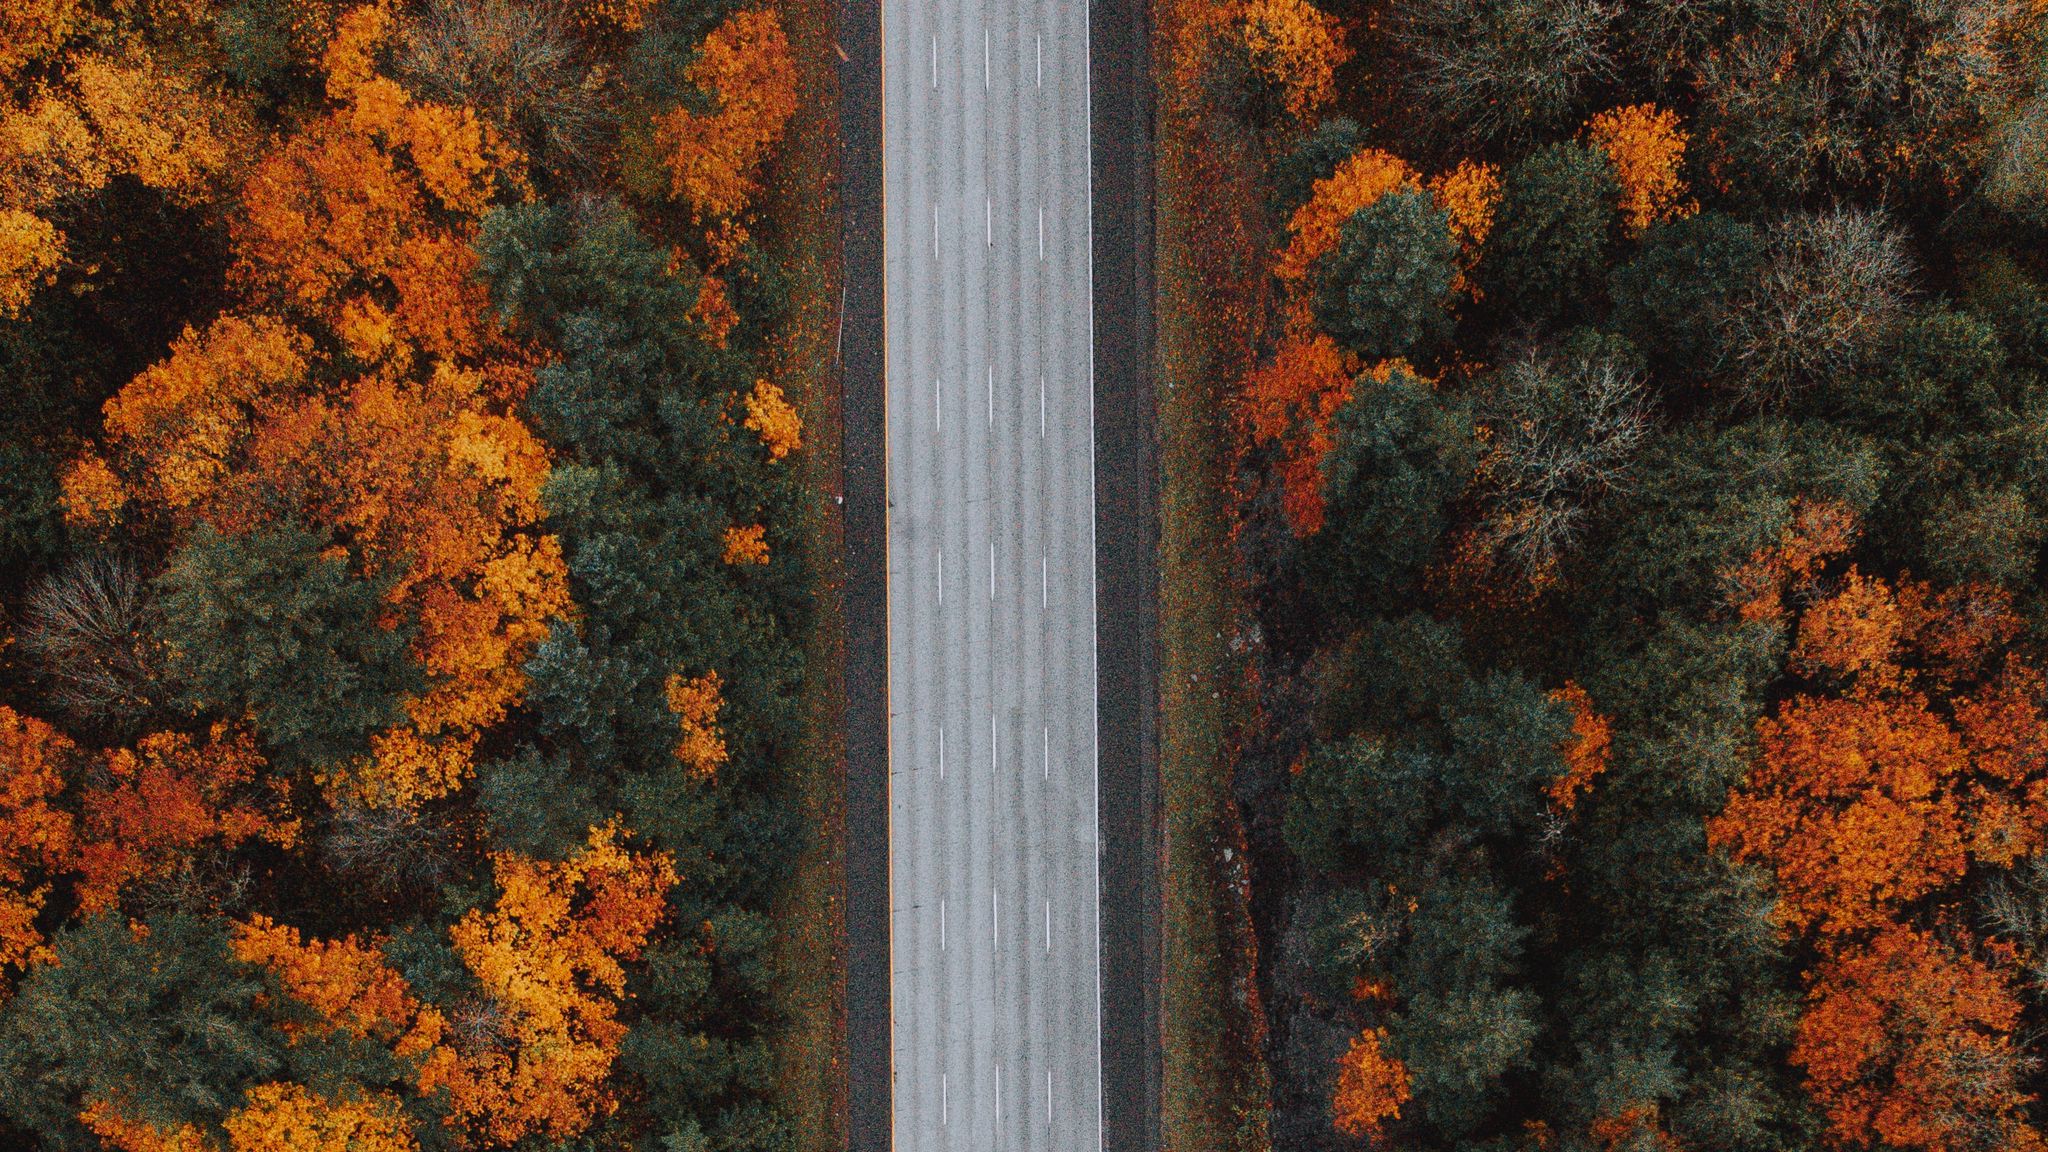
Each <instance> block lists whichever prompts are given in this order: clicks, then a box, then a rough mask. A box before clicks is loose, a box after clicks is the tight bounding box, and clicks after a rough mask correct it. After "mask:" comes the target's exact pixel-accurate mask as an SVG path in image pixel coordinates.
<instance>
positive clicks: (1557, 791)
mask: <svg viewBox="0 0 2048 1152" xmlns="http://www.w3.org/2000/svg"><path fill="white" fill-rule="evenodd" d="M1550 698H1551V699H1552V700H1555V701H1557V702H1558V703H1560V704H1563V705H1564V706H1565V707H1567V708H1570V709H1571V712H1572V734H1571V738H1570V739H1569V740H1567V741H1565V744H1564V747H1563V749H1562V750H1561V751H1562V752H1563V755H1564V764H1565V771H1564V774H1563V775H1562V776H1559V777H1557V778H1556V779H1554V780H1552V781H1551V782H1550V784H1549V786H1548V788H1547V791H1548V792H1549V794H1550V804H1551V807H1553V808H1555V809H1556V810H1557V811H1559V812H1569V811H1571V810H1572V809H1573V808H1574V807H1576V806H1577V805H1578V802H1579V797H1580V795H1582V794H1583V793H1585V792H1586V791H1588V790H1590V789H1591V788H1592V787H1593V781H1594V780H1596V779H1597V778H1599V776H1600V774H1601V773H1602V772H1605V771H1607V760H1608V756H1609V755H1610V754H1611V753H1612V752H1613V750H1614V731H1613V726H1612V725H1610V724H1609V723H1608V721H1607V717H1605V716H1602V715H1601V714H1600V713H1598V712H1596V711H1594V710H1593V698H1592V697H1591V696H1589V695H1587V694H1586V690H1585V689H1584V688H1581V687H1579V686H1578V684H1576V683H1574V682H1572V681H1569V680H1567V681H1565V685H1564V687H1562V688H1559V689H1558V690H1557V691H1555V692H1552V693H1551V694H1550Z"/></svg>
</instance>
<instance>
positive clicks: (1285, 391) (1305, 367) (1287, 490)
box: [1239, 148, 1500, 536]
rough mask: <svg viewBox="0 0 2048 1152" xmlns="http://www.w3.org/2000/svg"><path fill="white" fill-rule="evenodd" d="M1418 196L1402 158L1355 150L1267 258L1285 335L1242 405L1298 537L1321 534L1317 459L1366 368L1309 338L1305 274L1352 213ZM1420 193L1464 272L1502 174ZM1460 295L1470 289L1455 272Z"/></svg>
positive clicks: (1457, 178) (1481, 171) (1466, 168)
mask: <svg viewBox="0 0 2048 1152" xmlns="http://www.w3.org/2000/svg"><path fill="white" fill-rule="evenodd" d="M1404 188H1406V189H1417V190H1420V189H1423V188H1424V185H1423V183H1422V180H1421V178H1420V177H1419V176H1418V175H1417V173H1416V172H1415V170H1414V169H1413V168H1410V167H1409V166H1408V164H1407V163H1406V162H1405V161H1403V160H1402V159H1401V158H1400V157H1398V156H1394V155H1392V154H1391V153H1388V152H1383V151H1380V150H1379V149H1376V148H1361V149H1359V150H1358V151H1357V152H1355V153H1353V154H1352V155H1351V156H1350V157H1348V158H1347V159H1345V161H1344V162H1343V163H1342V164H1340V165H1338V167H1337V170H1336V171H1335V172H1333V173H1331V174H1330V176H1328V177H1327V178H1325V179H1322V180H1318V181H1316V182H1315V185H1314V187H1313V190H1312V191H1311V193H1310V195H1309V199H1308V201H1307V202H1306V203H1304V204H1303V205H1302V206H1301V207H1299V208H1297V209H1295V211H1294V214H1293V215H1292V216H1291V217H1290V218H1289V219H1288V222H1287V235H1288V240H1287V244H1286V245H1285V246H1284V247H1283V248H1281V250H1280V251H1279V252H1277V253H1275V254H1274V255H1273V256H1272V263H1271V270H1272V273H1273V275H1274V276H1275V277H1276V278H1277V279H1278V280H1279V281H1280V283H1281V286H1282V288H1283V293H1282V304H1281V307H1282V313H1283V328H1284V330H1285V333H1286V334H1285V335H1284V336H1283V337H1282V339H1281V342H1280V346H1279V348H1278V349H1277V350H1276V351H1275V352H1274V354H1273V357H1272V359H1271V360H1270V361H1268V362H1266V363H1264V364H1261V365H1259V366H1258V367H1255V368H1253V369H1252V370H1251V371H1250V372H1248V373H1246V374H1245V376H1244V378H1243V381H1242V383H1241V385H1240V396H1239V402H1240V405H1241V406H1242V414H1243V417H1244V420H1245V428H1246V432H1247V434H1248V436H1249V438H1250V441H1251V443H1252V444H1254V445H1268V444H1277V445H1279V452H1278V454H1277V455H1276V458H1275V463H1274V471H1275V476H1276V478H1277V480H1278V481H1279V484H1280V488H1281V507H1282V510H1283V512H1284V513H1285V514H1286V517H1287V523H1288V526H1289V527H1290V528H1292V529H1293V530H1294V533H1295V535H1297V536H1309V535H1313V534H1314V533H1315V532H1317V531H1318V530H1320V529H1321V528H1322V524H1323V495H1322V460H1323V457H1324V455H1326V454H1327V453H1328V452H1329V450H1330V448H1331V447H1332V445H1333V443H1334V441H1333V439H1332V437H1331V433H1330V420H1331V418H1332V417H1334V416H1335V415H1336V412H1337V410H1338V409H1339V408H1341V407H1343V406H1344V403H1345V401H1347V400H1349V399H1350V398H1351V388H1352V380H1353V378H1354V377H1356V376H1357V375H1358V373H1359V371H1360V370H1361V368H1362V367H1363V366H1362V365H1360V364H1358V363H1357V362H1356V360H1355V358H1353V357H1350V356H1348V355H1347V354H1345V353H1343V352H1342V351H1340V350H1339V349H1338V348H1337V345H1336V343H1335V342H1334V341H1333V340H1331V339H1330V338H1329V337H1328V336H1326V335H1323V334H1322V333H1320V332H1318V331H1316V328H1315V324H1314V318H1313V317H1314V313H1313V299H1314V294H1313V291H1312V289H1311V287H1310V273H1311V272H1312V271H1313V270H1314V267H1315V264H1316V261H1318V260H1320V259H1322V258H1323V257H1324V256H1326V255H1328V254H1329V252H1330V251H1331V250H1332V249H1334V248H1335V247H1336V245H1337V240H1338V238H1339V236H1340V235H1341V234H1342V232H1343V229H1344V224H1345V222H1346V221H1348V220H1350V219H1351V217H1352V215H1353V214H1354V213H1356V212H1357V211H1358V210H1359V209H1361V208H1365V207H1367V206H1368V205H1370V204H1372V203H1374V202H1375V201H1377V200H1379V198H1380V197H1382V196H1385V195H1386V194H1388V193H1389V192H1394V191H1397V190H1399V189H1404ZM1427 191H1428V192H1429V193H1430V195H1431V196H1432V197H1433V198H1434V199H1435V200H1436V202H1437V203H1438V204H1439V205H1440V206H1442V207H1443V208H1444V209H1445V211H1446V212H1447V213H1448V214H1449V216H1450V218H1451V230H1452V233H1453V235H1454V236H1455V237H1456V239H1457V240H1458V242H1459V246H1460V248H1459V250H1460V253H1461V256H1460V260H1461V263H1462V265H1463V266H1464V268H1465V269H1467V270H1469V268H1470V267H1471V265H1472V263H1473V262H1474V261H1476V260H1477V258H1478V252H1479V248H1480V245H1482V244H1483V243H1484V242H1485V240H1486V236H1487V233H1488V232H1489V231H1491V229H1492V227H1493V213H1494V209H1495V207H1496V205H1497V204H1498V203H1499V201H1500V176H1499V173H1498V171H1497V170H1496V169H1495V168H1494V167H1493V166H1492V165H1490V164H1474V163H1471V162H1469V161H1468V162H1466V163H1462V164H1460V165H1458V167H1456V168H1455V169H1453V170H1451V171H1450V172H1446V173H1444V174H1443V175H1441V176H1439V177H1437V178H1436V179H1434V180H1432V181H1430V182H1429V183H1428V186H1427ZM1454 286H1455V287H1456V288H1457V290H1459V291H1462V292H1470V291H1471V290H1472V288H1471V284H1470V281H1469V277H1468V276H1466V275H1465V274H1464V272H1463V271H1461V272H1460V274H1459V277H1458V280H1457V282H1456V284H1455V285H1454ZM1396 365H1398V366H1399V368H1400V369H1401V370H1402V371H1408V370H1409V369H1408V366H1407V365H1406V364H1404V363H1400V362H1398V361H1390V362H1387V363H1382V364H1380V365H1377V366H1375V367H1373V368H1371V369H1370V371H1371V373H1372V374H1373V375H1374V378H1375V379H1379V380H1385V379H1386V378H1387V374H1388V373H1389V372H1392V371H1394V370H1395V367H1396Z"/></svg>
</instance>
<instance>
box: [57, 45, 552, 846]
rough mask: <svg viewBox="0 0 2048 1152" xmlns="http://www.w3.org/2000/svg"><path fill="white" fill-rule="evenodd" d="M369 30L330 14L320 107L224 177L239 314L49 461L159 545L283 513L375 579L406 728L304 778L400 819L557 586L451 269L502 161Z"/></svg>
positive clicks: (505, 393) (502, 341) (518, 358)
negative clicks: (394, 652) (86, 449)
mask: <svg viewBox="0 0 2048 1152" xmlns="http://www.w3.org/2000/svg"><path fill="white" fill-rule="evenodd" d="M392 35H393V28H392V15H391V12H390V10H389V9H388V8H387V7H385V6H381V5H373V6H366V7H360V8H356V9H353V10H351V11H349V12H348V13H346V14H344V15H343V16H342V17H341V18H340V19H339V21H338V22H337V24H336V30H335V35H334V39H333V42H332V44H331V45H330V46H329V47H328V50H327V52H326V56H325V58H324V67H325V71H326V82H327V93H328V96H329V99H330V104H329V106H328V107H327V108H326V110H325V111H323V112H321V113H319V114H317V115H315V116H313V117H312V118H311V120H310V121H309V122H307V123H306V124H305V125H304V126H303V127H302V128H301V129H300V130H299V131H298V132H297V133H295V134H293V135H291V136H289V137H286V138H285V139H283V140H281V141H280V142H278V143H277V144H276V145H275V146H274V147H272V148H271V149H269V150H268V151H267V152H266V153H265V154H264V155H262V156H261V157H260V158H259V159H258V160H257V161H256V162H255V163H254V164H253V165H252V166H251V168H250V170H249V174H248V177H247V180H246V181H245V184H244V187H243V190H242V194H241V198H240V212H239V214H238V216H237V217H236V223H235V227H234V257H235V260H234V267H233V281H234V284H235V286H236V287H237V288H238V289H239V291H240V293H241V296H242V298H243V301H244V305H243V307H242V308H240V309H238V310H236V311H233V312H230V313H227V314H224V315H222V316H220V317H218V318H217V319H215V320H214V321H213V322H212V323H211V324H210V325H209V326H208V327H207V328H206V329H205V330H204V331H203V332H199V331H192V332H187V333H186V334H185V336H184V337H182V338H181V339H179V340H178V341H177V342H176V343H175V344H174V345H173V346H172V348H171V350H170V354H169V356H167V357H166V358H165V359H164V360H163V361H161V362H159V363H158V364H156V365H155V366H153V367H151V368H150V369H148V370H146V371H144V372H143V373H142V374H141V375H139V376H137V377H136V378H135V379H134V380H133V381H131V382H130V383H129V385H128V386H127V387H125V388H123V389H122V391H121V392H120V393H119V394H118V395H116V396H115V397H114V398H113V399H112V400H110V401H108V403H107V407H106V435H105V440H104V447H103V452H102V453H99V454H93V453H88V454H86V455H85V456H83V457H82V458H81V459H80V460H79V461H78V462H77V463H76V464H75V465H74V466H73V467H72V469H71V470H70V471H69V473H68V474H67V476H66V483H65V505H66V509H67V513H68V514H70V515H71V516H72V517H73V518H74V519H76V520H80V521H86V522H96V523H104V522H105V521H107V520H109V519H110V518H115V517H120V516H124V515H125V516H129V517H132V518H138V519H149V520H153V521H157V522H162V523H167V524H168V525H169V526H170V527H171V528H172V529H173V531H178V532H182V531H184V530H186V529H188V528H190V527H192V526H195V525H197V524H199V523H201V522H204V523H209V524H212V525H213V526H215V527H216V528H217V529H219V530H221V531H223V532H227V533H230V534H232V533H238V532H247V531H250V530H253V529H256V528H259V527H264V526H267V525H270V524H273V523H275V522H277V521H278V520H279V519H281V518H283V519H291V520H295V521H298V522H300V523H303V524H305V525H307V526H310V527H312V528H314V529H315V530H317V531H320V532H322V533H324V534H326V535H328V536H329V537H330V538H331V539H332V540H333V541H334V544H335V547H336V548H338V549H340V550H341V553H340V554H341V555H344V556H345V557H346V558H347V559H348V561H349V562H350V564H351V566H352V567H353V568H354V569H356V570H358V571H359V572H360V573H362V574H363V575H365V576H368V577H372V578H377V579H379V580H381V581H384V582H385V583H386V584H387V585H388V600H389V601H390V603H391V604H392V606H393V612H394V614H395V615H396V616H398V617H400V618H402V619H403V620H404V621H406V622H408V623H410V624H411V625H413V626H414V636H415V639H414V642H413V653H412V655H413V658H414V660H415V661H416V662H417V664H418V665H419V666H420V667H421V669H422V670H423V671H424V672H425V673H426V681H427V687H426V689H425V691H423V692H421V693H420V694H418V695H417V696H416V697H414V698H413V699H411V700H409V701H408V703H407V715H408V718H409V721H410V722H409V723H408V724H406V725H404V726H402V727H399V728H396V729H393V730H390V731H387V732H385V733H383V734H381V735H380V736H379V737H378V738H377V739H376V740H375V741H374V742H373V746H372V750H371V753H370V754H369V755H367V756H365V757H362V758H360V759H359V760H354V761H351V762H348V763H344V764H332V765H326V766H324V768H323V771H322V772H321V778H322V779H323V781H324V782H325V783H326V785H327V786H328V788H329V789H330V791H331V792H332V793H333V794H335V795H336V796H337V797H338V798H342V799H347V800H349V801H351V802H355V803H362V804H370V805H385V806H400V805H410V804H414V803H417V802H419V801H421V800H423V799H428V798H431V797H434V796H439V795H443V794H445V793H447V792H449V791H451V790H453V789H454V788H456V787H458V786H459V785H460V783H461V781H462V779H463V778H464V777H465V776H466V775H467V773H468V770H469V753H470V750H471V748H472V747H473V746H474V744H475V741H476V739H477V733H478V732H479V731H480V730H481V729H483V728H486V727H488V726H489V725H491V724H494V723H496V722H497V721H498V720H499V719H500V718H501V717H502V716H503V715H504V714H505V712H506V710H507V709H508V708H509V707H511V706H512V705H513V704H514V703H516V702H517V700H518V699H519V698H520V696H521V694H522V693H523V692H524V690H525V678H524V674H523V673H522V672H521V671H520V668H521V666H522V665H523V664H524V662H525V656H526V654H527V653H528V652H529V651H531V649H532V647H533V646H534V645H535V644H537V643H538V642H539V640H540V639H541V638H542V637H543V636H544V635H545V634H546V629H547V621H548V620H549V619H550V618H552V617H555V616H558V615H561V614H562V613H564V612H566V611H567V609H568V592H567V573H566V567H565V565H564V563H563V560H562V556H561V551H560V548H559V545H558V544H557V543H556V541H555V540H554V538H553V537H552V536H549V535H547V534H544V533H542V532H540V531H539V530H538V529H539V522H540V519H541V507H540V489H541V485H542V484H543V483H544V481H545V480H546V478H547V473H548V459H547V451H546V448H545V447H544V446H543V445H542V444H541V442H540V441H539V440H538V439H537V438H536V437H535V436H534V435H533V434H532V432H531V431H530V430H529V429H528V428H527V427H526V425H525V424H524V423H523V422H522V421H521V420H520V418H519V416H518V415H517V412H516V405H517V403H518V402H519V400H520V398H521V397H522V396H523V395H524V393H525V390H526V388H527V386H528V384H529V382H530V379H531V367H532V360H531V357H530V355H529V354H528V353H527V352H526V351H525V350H524V349H522V348H520V347H518V346H517V345H515V344H514V343H512V342H511V341H510V340H509V338H507V337H506V335H505V334H504V333H503V332H502V331H501V330H500V328H499V326H498V325H497V323H496V321H495V319H494V317H493V313H492V312H491V310H490V308H489V306H488V301H487V299H486V298H485V294H484V290H483V288H482V286H481V284H480V282H479V280H478V278H477V276H476V256H475V254H474V248H473V241H474V238H475V235H476V232H477V229H478V225H479V221H480V218H481V214H482V213H483V212H484V211H485V210H486V209H487V208H488V207H489V205H490V203H491V201H492V199H493V197H494V196H496V195H498V194H499V193H500V192H502V191H504V190H508V189H509V190H513V191H517V190H518V189H520V188H522V187H523V182H522V178H521V175H520V172H519V158H518V157H517V155H516V154H515V153H513V152H512V151H511V150H510V149H508V148H506V147H505V146H504V145H502V144H501V143H500V142H499V141H497V140H496V138H495V137H494V135H493V133H492V131H491V129H490V128H489V126H488V125H487V124H485V123H484V122H482V121H480V120H479V119H478V118H477V117H476V116H474V115H473V114H472V113H471V112H470V111H469V110H468V109H466V108H461V107H451V106H448V105H442V104H435V103H432V102H427V101H422V100H418V99H415V98H414V97H412V96H411V95H410V94H409V93H408V92H407V91H406V90H405V89H404V88H403V87H401V86H400V85H399V84H398V83H397V82H395V81H393V80H391V79H390V78H388V77H386V76H383V75H381V74H379V73H378V71H377V70H376V67H375V63H374V61H375V57H376V53H377V51H378V50H379V49H380V48H381V46H382V45H384V44H385V43H386V42H387V41H388V40H389V39H390V38H391V36H392ZM329 349H332V351H329Z"/></svg>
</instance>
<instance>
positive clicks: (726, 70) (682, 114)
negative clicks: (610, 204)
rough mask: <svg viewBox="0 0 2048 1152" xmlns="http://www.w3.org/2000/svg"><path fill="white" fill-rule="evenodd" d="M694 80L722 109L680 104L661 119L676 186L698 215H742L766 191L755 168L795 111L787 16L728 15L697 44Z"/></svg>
mask: <svg viewBox="0 0 2048 1152" xmlns="http://www.w3.org/2000/svg"><path fill="white" fill-rule="evenodd" d="M697 52H698V54H697V59H696V61H695V62H694V63H692V64H691V65H690V70H689V73H688V78H689V81H690V83H692V84H694V85H696V86H697V87H698V88H700V89H702V90H703V91H705V92H707V93H709V94H710V95H711V96H712V97H713V98H714V100H715V101H716V102H717V105H718V110H717V111H715V112H713V113H711V114H709V115H700V114H698V113H696V112H692V111H690V110H689V109H688V108H677V109H675V110H674V111H672V112H669V113H668V114H666V115H664V116H660V117H657V118H656V119H655V122H654V136H655V142H656V145H657V147H659V148H660V149H661V153H662V155H663V156H664V157H666V158H667V163H668V169H669V175H670V178H671V187H670V192H671V194H672V195H673V196H675V198H676V199H678V200H681V201H682V202H683V203H685V204H688V205H689V206H690V211H691V212H692V213H693V214H694V215H695V216H696V218H697V219H698V220H700V221H701V220H705V219H708V218H712V217H732V216H738V215H739V214H740V213H742V212H744V211H745V210H746V207H747V204H748V202H749V201H751V200H752V199H753V196H754V193H755V192H756V191H758V190H759V186H758V184H757V183H756V176H755V170H756V169H757V168H758V167H759V166H760V164H761V161H762V160H763V159H764V158H765V157H766V156H767V154H768V149H769V148H771V147H773V146H774V144H775V142H776V141H777V140H779V139H781V137H782V128H783V125H785V124H787V123H788V122H789V118H790V117H791V116H792V115H794V114H795V113H796V64H795V61H794V59H793V58H792V57H791V55H790V50H789V38H788V37H787V36H785V35H784V34H783V31H782V20H781V18H780V17H778V16H776V14H775V12H774V11H773V10H772V9H767V8H751V9H746V10H743V11H739V12H735V13H733V14H732V15H731V16H728V17H726V18H725V21H724V22H723V23H721V24H720V25H719V26H718V27H717V28H715V29H713V30H712V32H711V34H710V35H709V36H706V37H705V38H704V43H703V44H702V45H701V46H700V47H699V48H698V50H697Z"/></svg>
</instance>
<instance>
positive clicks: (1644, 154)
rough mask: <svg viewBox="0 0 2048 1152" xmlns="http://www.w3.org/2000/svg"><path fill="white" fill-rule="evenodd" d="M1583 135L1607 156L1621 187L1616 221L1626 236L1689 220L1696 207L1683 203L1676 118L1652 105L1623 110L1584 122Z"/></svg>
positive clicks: (1682, 140) (1682, 141)
mask: <svg viewBox="0 0 2048 1152" xmlns="http://www.w3.org/2000/svg"><path fill="white" fill-rule="evenodd" d="M1586 135H1587V137H1588V138H1589V139H1591V140H1592V142H1593V144H1594V146H1595V147H1597V148H1599V149H1600V150H1601V151H1602V152H1605V153H1606V154H1607V159H1608V161H1609V163H1611V164H1613V165H1614V176H1615V181H1616V183H1618V184H1620V185H1621V219H1622V223H1623V224H1624V225H1625V226H1626V227H1627V228H1628V231H1629V234H1630V235H1632V236H1640V235H1642V234H1643V232H1644V230H1645V229H1647V228H1649V226H1650V225H1652V224H1655V223H1657V222H1659V221H1662V220H1671V219H1674V218H1677V217H1681V216H1689V215H1691V214H1692V213H1693V212H1694V211H1697V210H1698V205H1696V204H1694V203H1692V202H1691V201H1689V200H1687V199H1686V197H1685V180H1684V178H1683V176H1681V175H1680V169H1681V168H1682V167H1683V165H1684V164H1685V145H1686V141H1687V140H1688V139H1689V137H1688V136H1687V134H1686V132H1685V130H1684V129H1683V128H1680V127H1679V126H1678V114H1677V113H1676V112H1672V111H1669V110H1666V109H1662V108H1659V107H1657V106H1656V105H1655V104H1629V105H1626V106H1624V107H1621V108H1615V109H1611V110H1609V111H1606V112H1602V113H1600V114H1599V115H1597V116H1595V117H1593V118H1592V119H1591V120H1588V121H1586Z"/></svg>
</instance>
